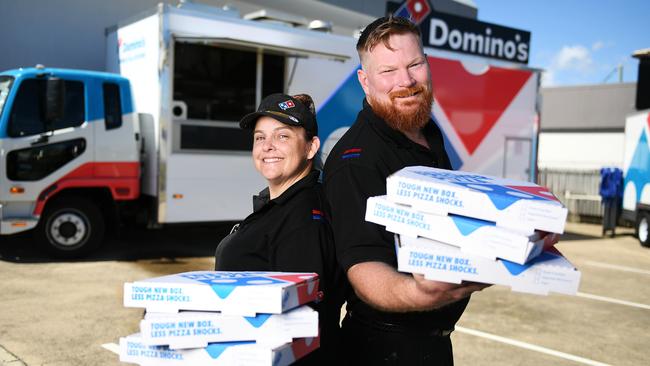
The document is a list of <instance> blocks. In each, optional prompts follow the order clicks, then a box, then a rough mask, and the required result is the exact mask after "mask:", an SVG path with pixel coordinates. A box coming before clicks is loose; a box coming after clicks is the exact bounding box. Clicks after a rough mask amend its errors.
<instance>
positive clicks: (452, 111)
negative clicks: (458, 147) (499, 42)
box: [428, 56, 533, 155]
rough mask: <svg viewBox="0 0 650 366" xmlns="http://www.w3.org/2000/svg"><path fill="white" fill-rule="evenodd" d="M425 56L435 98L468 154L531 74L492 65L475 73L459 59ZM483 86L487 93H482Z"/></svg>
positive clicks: (472, 151)
mask: <svg viewBox="0 0 650 366" xmlns="http://www.w3.org/2000/svg"><path fill="white" fill-rule="evenodd" d="M428 59H429V67H430V69H431V81H432V83H433V96H434V98H435V101H436V103H438V104H439V105H440V108H441V109H442V110H443V112H444V113H445V116H447V119H448V120H449V123H450V124H451V125H452V127H453V128H454V130H455V131H456V133H457V134H458V137H459V138H460V141H461V142H462V143H463V145H464V146H465V149H467V151H468V152H469V154H470V155H472V154H473V153H474V151H475V150H476V149H477V148H478V146H479V145H480V144H481V142H483V140H484V139H485V137H486V136H487V135H488V133H489V132H490V131H491V130H492V127H494V125H495V124H496V122H497V120H498V119H499V118H500V117H501V115H502V114H503V112H505V111H506V109H508V106H509V105H510V104H511V103H512V101H513V100H514V99H515V97H516V96H517V94H519V91H520V90H521V89H522V88H523V86H524V84H526V81H528V79H530V77H531V75H533V73H532V71H527V70H515V69H505V68H501V67H495V66H490V67H489V69H488V70H487V71H486V72H484V73H483V74H481V75H475V74H472V73H470V72H469V71H467V70H466V69H465V67H464V66H463V64H462V62H460V61H457V60H447V59H443V58H438V57H432V56H429V57H428ZM485 90H490V93H489V94H484V93H483V91H485Z"/></svg>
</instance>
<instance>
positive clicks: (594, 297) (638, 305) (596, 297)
mask: <svg viewBox="0 0 650 366" xmlns="http://www.w3.org/2000/svg"><path fill="white" fill-rule="evenodd" d="M576 296H578V297H584V298H587V299H592V300H598V301H604V302H611V303H613V304H619V305H627V306H633V307H635V308H641V309H646V310H650V305H646V304H641V303H638V302H631V301H625V300H619V299H614V298H612V297H607V296H600V295H594V294H587V293H584V292H578V293H576Z"/></svg>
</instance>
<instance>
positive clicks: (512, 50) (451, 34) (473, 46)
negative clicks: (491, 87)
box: [394, 0, 530, 64]
mask: <svg viewBox="0 0 650 366" xmlns="http://www.w3.org/2000/svg"><path fill="white" fill-rule="evenodd" d="M394 14H395V15H398V16H402V17H405V18H409V19H411V21H413V22H414V23H416V24H418V25H419V26H420V31H421V32H422V42H423V43H424V45H425V46H429V47H433V48H438V49H443V50H447V51H452V52H460V53H466V54H471V55H475V56H481V57H488V58H494V59H499V60H505V61H510V62H515V63H521V64H528V55H529V50H530V32H528V31H525V30H521V29H515V28H509V27H504V26H501V25H497V24H492V23H486V22H481V21H478V20H476V19H471V18H463V17H459V16H455V15H451V14H447V13H440V12H437V11H436V9H435V8H433V7H431V6H430V4H429V2H428V1H427V0H406V1H405V2H403V3H402V4H401V5H400V6H399V8H398V9H397V10H396V11H395V12H394Z"/></svg>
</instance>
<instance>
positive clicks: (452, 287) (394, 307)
mask: <svg viewBox="0 0 650 366" xmlns="http://www.w3.org/2000/svg"><path fill="white" fill-rule="evenodd" d="M347 274H348V279H349V280H350V284H352V287H353V288H354V291H355V292H356V294H357V295H358V296H359V298H361V299H362V300H363V301H364V302H366V303H367V304H370V305H372V306H373V307H375V308H377V309H380V310H383V311H392V312H408V311H426V310H433V309H436V308H439V307H442V306H445V305H447V304H450V303H452V302H455V301H458V300H461V299H463V298H465V297H467V296H469V295H470V294H471V293H472V292H475V291H481V290H482V289H484V288H486V287H488V286H489V285H486V284H478V283H472V282H467V283H461V284H453V283H446V282H438V281H431V280H427V279H425V278H424V276H422V275H417V274H413V275H407V274H403V273H399V272H397V270H396V269H395V268H393V267H391V266H389V265H388V264H386V263H382V262H364V263H358V264H355V265H354V266H352V267H350V269H349V270H348V273H347Z"/></svg>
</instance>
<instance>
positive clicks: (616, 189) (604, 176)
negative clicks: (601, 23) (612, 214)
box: [598, 168, 623, 200]
mask: <svg viewBox="0 0 650 366" xmlns="http://www.w3.org/2000/svg"><path fill="white" fill-rule="evenodd" d="M598 193H599V194H600V196H601V197H602V198H603V200H610V199H614V198H621V197H623V171H621V169H619V168H602V169H600V187H599V190H598Z"/></svg>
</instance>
